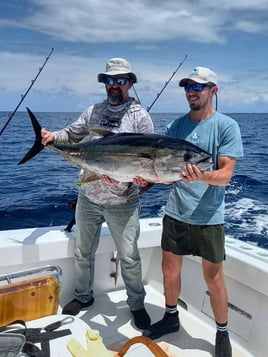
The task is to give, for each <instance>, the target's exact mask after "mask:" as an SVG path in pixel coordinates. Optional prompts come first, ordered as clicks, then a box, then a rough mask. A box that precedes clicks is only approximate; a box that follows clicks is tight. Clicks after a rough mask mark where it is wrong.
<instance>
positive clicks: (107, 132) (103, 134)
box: [89, 128, 115, 137]
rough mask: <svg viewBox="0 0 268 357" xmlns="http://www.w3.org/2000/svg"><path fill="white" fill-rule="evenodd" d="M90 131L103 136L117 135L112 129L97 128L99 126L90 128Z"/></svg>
mask: <svg viewBox="0 0 268 357" xmlns="http://www.w3.org/2000/svg"><path fill="white" fill-rule="evenodd" d="M89 132H92V133H95V134H98V135H101V136H103V137H108V136H111V135H115V133H113V132H112V131H108V130H103V129H97V128H90V129H89Z"/></svg>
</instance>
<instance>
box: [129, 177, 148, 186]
mask: <svg viewBox="0 0 268 357" xmlns="http://www.w3.org/2000/svg"><path fill="white" fill-rule="evenodd" d="M133 184H134V185H135V186H142V187H145V186H147V185H148V184H149V182H148V181H146V180H144V179H143V178H141V177H134V179H133Z"/></svg>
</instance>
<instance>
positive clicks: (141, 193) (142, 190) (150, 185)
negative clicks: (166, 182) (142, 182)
mask: <svg viewBox="0 0 268 357" xmlns="http://www.w3.org/2000/svg"><path fill="white" fill-rule="evenodd" d="M154 185H155V183H153V182H149V183H148V184H147V185H146V186H144V187H143V188H142V189H141V190H140V191H139V196H141V195H143V194H144V193H145V192H146V191H148V190H149V189H150V188H151V187H153V186H154Z"/></svg>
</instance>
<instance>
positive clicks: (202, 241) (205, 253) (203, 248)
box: [161, 215, 225, 263]
mask: <svg viewBox="0 0 268 357" xmlns="http://www.w3.org/2000/svg"><path fill="white" fill-rule="evenodd" d="M224 241H225V237H224V225H223V224H216V225H210V226H207V225H201V226H200V225H193V224H188V223H183V222H180V221H177V220H176V219H174V218H171V217H169V216H167V215H165V216H164V218H163V232H162V240H161V247H162V249H163V250H164V251H167V252H172V253H174V254H177V255H198V256H200V257H202V258H204V259H206V260H209V261H210V262H212V263H220V262H222V261H223V260H224V259H225V249H224Z"/></svg>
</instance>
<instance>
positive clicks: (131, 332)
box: [0, 218, 268, 357]
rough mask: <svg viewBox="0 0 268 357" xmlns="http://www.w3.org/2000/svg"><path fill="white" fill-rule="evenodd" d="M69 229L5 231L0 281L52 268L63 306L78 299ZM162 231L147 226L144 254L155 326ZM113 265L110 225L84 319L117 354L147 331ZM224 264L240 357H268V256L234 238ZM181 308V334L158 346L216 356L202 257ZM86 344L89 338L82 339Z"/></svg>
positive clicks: (187, 276) (191, 269)
mask: <svg viewBox="0 0 268 357" xmlns="http://www.w3.org/2000/svg"><path fill="white" fill-rule="evenodd" d="M63 228H64V227H46V228H33V229H21V230H9V231H1V232H0V256H1V260H0V274H1V275H2V274H4V273H8V272H14V271H19V270H25V269H30V268H33V267H37V266H43V265H48V264H50V265H58V266H60V267H61V269H62V271H63V275H62V279H61V281H62V285H61V297H60V304H61V306H62V305H63V304H65V303H66V302H67V301H69V300H70V299H72V293H73V290H74V283H75V276H74V261H73V252H74V246H75V227H74V231H73V232H70V233H68V232H66V231H64V230H63ZM161 229H162V228H161V219H160V218H152V219H141V236H140V239H139V247H140V252H141V258H142V263H143V280H144V283H145V287H146V292H147V295H146V308H147V310H148V312H149V314H150V316H151V319H152V322H155V321H157V320H159V319H160V318H161V317H162V315H163V312H164V310H163V309H164V296H163V286H162V272H161V248H160V239H161ZM114 258H116V251H115V246H114V244H113V240H112V238H111V236H110V232H109V230H108V228H107V227H106V226H105V225H104V226H103V229H102V237H101V240H100V245H99V248H98V251H97V255H96V269H95V286H94V291H95V303H94V305H93V306H92V307H90V308H89V309H88V311H86V310H85V311H82V312H80V314H79V317H80V318H81V319H82V320H83V321H84V322H86V324H87V325H86V326H89V327H90V328H92V329H97V330H99V331H100V334H101V335H102V336H103V338H104V342H105V345H106V346H107V347H108V348H109V349H111V350H115V351H118V350H119V349H120V348H121V347H122V345H123V344H124V343H125V342H126V341H127V340H128V339H129V338H132V337H134V336H138V335H141V331H139V330H137V329H136V328H135V327H134V325H133V323H132V320H131V314H130V312H129V309H128V307H127V305H126V295H125V290H124V284H123V281H122V278H121V275H120V268H119V267H117V264H116V259H114ZM224 265H225V266H224V271H225V279H226V284H227V289H228V295H229V328H230V336H231V340H232V345H233V356H234V357H235V356H254V357H264V356H265V355H266V354H267V350H268V340H267V338H266V332H267V330H268V251H266V250H264V249H261V248H258V247H255V246H252V245H249V244H246V243H243V242H241V241H238V240H234V239H231V238H228V237H227V239H226V261H225V263H224ZM115 277H117V279H115ZM115 282H116V284H115ZM180 306H181V307H179V310H180V320H181V328H180V331H179V332H178V333H173V334H169V335H166V336H163V337H162V338H161V339H159V341H162V344H163V345H165V347H167V346H168V348H169V355H170V356H178V357H179V356H194V357H197V356H211V355H213V351H214V339H215V323H214V320H213V314H212V312H211V308H210V304H209V295H208V293H207V288H206V285H205V283H204V279H203V274H202V268H201V260H200V258H198V257H190V256H189V257H185V258H184V265H183V277H182V294H181V301H180ZM185 308H186V309H187V310H186V309H185ZM59 312H60V309H59ZM67 338H68V336H66V337H65V339H67ZM84 338H85V337H84V331H83V333H81V338H80V340H81V341H83V340H84ZM159 341H158V342H159ZM167 344H168V345H167ZM64 348H65V350H64V351H65V352H64V354H62V355H61V357H65V356H66V357H70V354H69V352H68V351H67V349H66V346H64ZM61 353H63V352H61ZM132 354H133V352H132ZM55 356H57V355H56V354H55ZM52 357H54V355H52Z"/></svg>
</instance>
